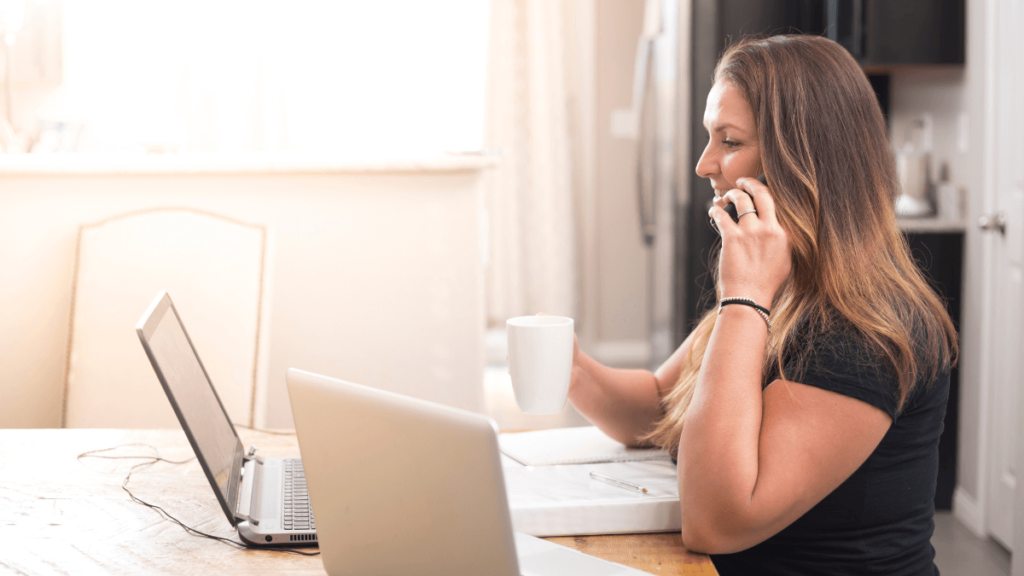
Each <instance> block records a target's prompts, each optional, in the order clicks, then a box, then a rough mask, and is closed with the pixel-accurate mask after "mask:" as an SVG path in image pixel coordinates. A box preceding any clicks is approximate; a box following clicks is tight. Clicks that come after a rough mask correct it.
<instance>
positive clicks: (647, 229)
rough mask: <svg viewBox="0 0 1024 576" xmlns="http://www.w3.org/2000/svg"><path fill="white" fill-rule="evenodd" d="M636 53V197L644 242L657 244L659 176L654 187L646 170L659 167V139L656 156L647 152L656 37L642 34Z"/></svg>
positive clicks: (653, 112) (655, 146)
mask: <svg viewBox="0 0 1024 576" xmlns="http://www.w3.org/2000/svg"><path fill="white" fill-rule="evenodd" d="M636 52H637V54H636V70H635V71H634V77H633V79H634V87H633V98H634V104H633V106H634V109H635V110H636V121H637V123H638V127H637V140H636V197H637V204H638V205H639V206H638V208H639V211H640V235H641V237H642V238H643V241H644V244H645V245H647V246H651V245H653V244H654V236H655V231H656V230H657V222H656V221H655V218H656V216H655V209H654V187H655V185H656V184H655V182H653V180H654V179H655V177H654V174H653V173H652V174H651V180H652V182H650V186H648V185H647V184H648V182H647V174H646V171H647V169H648V168H649V167H650V169H651V170H652V172H653V171H654V170H657V143H656V142H655V144H654V145H653V146H651V154H652V156H654V157H653V158H648V157H647V155H646V154H645V153H644V152H645V148H646V147H647V145H648V142H647V139H648V138H650V136H651V135H650V134H648V130H647V126H648V123H650V122H651V121H650V120H648V118H647V115H648V114H656V111H654V110H649V109H648V108H647V83H648V82H649V81H650V75H651V60H652V56H653V54H652V52H654V40H652V39H651V38H648V37H646V36H643V37H641V38H640V43H639V44H638V45H637V51H636Z"/></svg>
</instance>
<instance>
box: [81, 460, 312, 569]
mask: <svg viewBox="0 0 1024 576" xmlns="http://www.w3.org/2000/svg"><path fill="white" fill-rule="evenodd" d="M128 446H143V447H146V448H149V449H151V450H152V451H153V452H155V453H156V456H99V455H98V454H99V453H100V452H108V451H110V450H117V449H118V448H125V447H128ZM82 458H103V459H105V460H139V459H144V460H148V462H140V463H138V464H135V465H133V466H132V467H131V468H129V469H128V475H127V476H125V477H124V481H122V482H121V489H122V490H124V491H125V492H127V493H128V496H130V497H131V499H132V500H133V501H135V502H137V503H139V504H142V505H143V506H146V507H147V508H150V509H152V510H155V511H156V512H157V513H158V514H160V515H161V516H163V517H164V518H167V519H168V520H170V521H171V522H174V523H175V524H177V525H178V526H181V527H182V529H183V530H185V532H186V533H187V534H189V535H191V536H202V537H204V538H209V539H211V540H217V541H219V542H222V543H224V544H227V545H229V546H233V547H234V548H239V549H249V550H271V551H273V552H288V553H289V554H299V555H302V556H319V555H320V552H303V551H302V550H294V549H291V548H264V547H262V546H252V545H250V544H246V543H245V542H239V541H236V540H232V539H231V538H224V537H223V536H214V535H213V534H207V533H206V532H202V531H200V530H196V529H195V528H193V527H191V526H189V525H187V524H185V523H184V522H182V521H181V520H178V519H177V518H175V517H174V516H171V515H170V513H168V512H167V511H166V510H164V509H163V508H161V507H160V506H157V505H156V504H150V503H149V502H146V501H145V500H143V499H141V498H139V497H138V496H136V495H135V494H133V493H132V491H131V490H129V489H128V481H129V480H131V477H132V473H134V472H135V471H136V470H137V469H139V468H148V467H150V466H152V465H153V464H156V463H157V462H166V463H168V464H185V463H187V462H191V461H192V460H195V456H193V457H192V458H188V459H187V460H168V459H166V458H163V457H162V456H160V451H159V450H157V449H156V448H155V447H154V446H151V445H149V444H138V443H135V444H122V445H120V446H112V447H110V448H101V449H99V450H89V451H87V452H82V453H81V454H79V455H78V457H77V458H76V459H77V460H78V461H79V462H81V460H82Z"/></svg>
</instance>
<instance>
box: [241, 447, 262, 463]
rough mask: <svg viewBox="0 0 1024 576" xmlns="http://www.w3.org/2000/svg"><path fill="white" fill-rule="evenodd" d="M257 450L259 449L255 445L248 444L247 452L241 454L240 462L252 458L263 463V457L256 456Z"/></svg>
mask: <svg viewBox="0 0 1024 576" xmlns="http://www.w3.org/2000/svg"><path fill="white" fill-rule="evenodd" d="M257 450H259V448H257V447H255V446H249V453H248V454H244V455H243V456H242V464H243V465H244V464H245V463H246V462H248V461H249V460H253V461H254V462H256V463H257V464H263V457H261V456H256V451H257Z"/></svg>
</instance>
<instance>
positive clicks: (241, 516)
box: [235, 512, 260, 526]
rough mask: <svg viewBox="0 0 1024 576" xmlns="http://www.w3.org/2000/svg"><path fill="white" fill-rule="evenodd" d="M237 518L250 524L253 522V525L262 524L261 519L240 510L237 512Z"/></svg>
mask: <svg viewBox="0 0 1024 576" xmlns="http://www.w3.org/2000/svg"><path fill="white" fill-rule="evenodd" d="M235 520H238V521H239V522H248V523H249V524H252V525H253V526H259V525H260V521H259V520H257V519H255V518H253V517H251V516H249V515H248V514H239V513H238V512H235Z"/></svg>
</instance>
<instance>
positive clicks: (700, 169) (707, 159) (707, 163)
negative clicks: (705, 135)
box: [694, 144, 718, 178]
mask: <svg viewBox="0 0 1024 576" xmlns="http://www.w3.org/2000/svg"><path fill="white" fill-rule="evenodd" d="M710 149H711V146H710V144H709V145H708V146H705V147H704V152H703V153H702V154H701V155H700V160H698V161H697V167H696V168H695V169H694V171H695V172H696V173H697V176H700V177H701V178H711V177H712V176H714V175H715V174H717V173H718V163H717V162H715V159H714V158H713V155H712V153H711V150H710Z"/></svg>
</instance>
